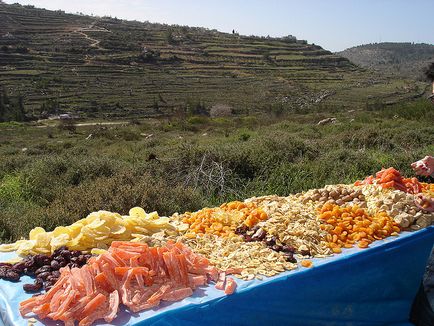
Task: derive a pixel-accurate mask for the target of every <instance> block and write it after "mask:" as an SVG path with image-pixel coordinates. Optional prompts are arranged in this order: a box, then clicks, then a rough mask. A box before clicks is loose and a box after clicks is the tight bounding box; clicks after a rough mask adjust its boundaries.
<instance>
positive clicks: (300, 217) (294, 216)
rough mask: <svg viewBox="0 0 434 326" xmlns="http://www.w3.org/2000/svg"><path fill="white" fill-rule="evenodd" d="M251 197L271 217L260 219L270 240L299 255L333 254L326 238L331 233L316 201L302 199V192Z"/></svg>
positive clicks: (267, 238)
mask: <svg viewBox="0 0 434 326" xmlns="http://www.w3.org/2000/svg"><path fill="white" fill-rule="evenodd" d="M249 200H250V201H252V202H254V203H256V204H257V205H258V206H259V207H261V208H263V209H264V210H265V211H266V212H267V214H268V215H269V216H270V218H269V219H268V220H266V221H264V222H260V223H258V226H259V227H261V228H262V229H264V230H265V232H266V234H267V236H266V241H273V240H274V241H275V242H276V244H277V245H281V246H289V247H293V248H294V249H295V253H296V254H298V255H299V256H314V257H324V256H326V255H329V254H331V250H330V248H329V247H328V246H327V244H326V242H325V238H326V236H327V233H326V232H325V231H324V230H322V229H321V228H320V226H321V221H320V220H319V219H318V218H317V211H316V205H317V203H316V202H312V201H309V202H304V203H303V202H302V200H301V194H299V195H291V196H288V197H278V196H265V197H259V198H251V199H249Z"/></svg>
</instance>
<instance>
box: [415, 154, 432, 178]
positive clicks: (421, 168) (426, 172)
mask: <svg viewBox="0 0 434 326" xmlns="http://www.w3.org/2000/svg"><path fill="white" fill-rule="evenodd" d="M411 167H412V169H413V170H414V172H416V174H417V175H421V176H425V177H429V176H431V175H432V176H434V157H432V156H425V157H424V158H423V159H421V160H419V161H417V162H414V163H412V164H411Z"/></svg>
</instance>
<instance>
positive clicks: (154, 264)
mask: <svg viewBox="0 0 434 326" xmlns="http://www.w3.org/2000/svg"><path fill="white" fill-rule="evenodd" d="M60 272H61V275H60V278H59V280H58V282H57V283H56V284H55V285H54V286H53V287H52V288H51V289H50V290H49V291H48V292H47V293H46V294H43V295H39V296H34V297H32V298H29V299H27V300H25V301H23V302H21V304H20V312H21V314H22V315H23V316H25V315H27V314H29V313H30V312H33V313H35V314H37V315H38V317H40V318H41V319H42V318H47V317H49V318H51V319H53V320H61V321H64V322H68V323H69V324H71V323H74V321H75V320H78V321H79V325H90V324H92V323H93V322H94V321H96V320H98V319H104V320H105V321H106V322H107V323H111V322H112V321H113V319H114V318H116V315H117V313H118V310H119V305H120V303H122V304H124V305H125V306H127V307H128V309H129V310H130V311H132V312H138V311H142V310H145V309H151V308H153V307H156V306H158V305H160V303H161V302H162V301H179V300H182V299H184V298H186V297H189V296H191V295H192V294H193V290H194V289H196V288H197V287H199V286H202V285H205V284H207V283H208V279H211V280H213V281H219V282H217V284H216V287H217V286H218V287H220V286H223V287H224V290H225V293H227V294H231V293H233V292H234V290H235V287H236V283H235V282H234V281H233V280H229V279H228V280H226V276H225V275H224V274H221V275H219V273H218V270H217V269H216V268H214V267H211V266H210V265H209V264H208V261H207V260H206V259H205V258H203V257H201V256H199V255H197V254H195V253H193V252H192V251H191V250H190V249H189V248H188V247H186V246H184V245H182V244H181V243H173V242H168V243H167V245H166V246H165V247H152V248H150V247H148V245H146V244H140V243H132V242H119V241H115V242H113V243H112V245H111V247H110V249H109V250H108V252H106V253H104V254H101V255H100V256H98V257H95V258H92V259H90V260H89V262H88V263H87V264H86V265H85V266H83V267H82V268H81V269H79V268H69V267H64V268H62V269H61V271H60ZM219 276H220V277H221V279H219V280H218V277H219Z"/></svg>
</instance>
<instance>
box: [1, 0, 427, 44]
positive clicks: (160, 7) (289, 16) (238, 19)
mask: <svg viewBox="0 0 434 326" xmlns="http://www.w3.org/2000/svg"><path fill="white" fill-rule="evenodd" d="M5 2H7V3H14V2H19V3H21V4H32V5H35V6H36V7H42V8H46V9H62V10H65V11H66V12H72V13H75V12H82V13H85V14H95V15H100V16H103V15H109V16H113V17H118V18H124V19H136V20H140V21H144V20H148V21H150V22H159V23H168V24H179V25H189V26H203V27H208V28H211V29H213V28H215V29H217V30H220V31H223V32H231V31H232V29H235V30H236V31H237V32H239V33H240V34H246V35H251V34H254V35H264V36H267V35H270V36H283V35H288V34H292V35H294V36H296V37H297V38H299V39H306V40H308V42H309V43H315V44H318V45H321V46H322V47H324V48H326V49H328V50H331V51H340V50H343V49H345V48H347V47H351V46H354V45H359V44H365V43H373V42H384V41H390V42H404V41H407V42H417V43H419V42H423V43H430V44H433V43H434V0H303V1H302V0H268V1H267V0H263V1H259V0H249V1H247V0H246V1H241V0H214V1H206V0H202V1H201V0H104V1H93V0H12V1H11V0H6V1H5Z"/></svg>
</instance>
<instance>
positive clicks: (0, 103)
mask: <svg viewBox="0 0 434 326" xmlns="http://www.w3.org/2000/svg"><path fill="white" fill-rule="evenodd" d="M5 113H6V104H5V102H4V99H3V92H2V91H0V122H3V121H5Z"/></svg>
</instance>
